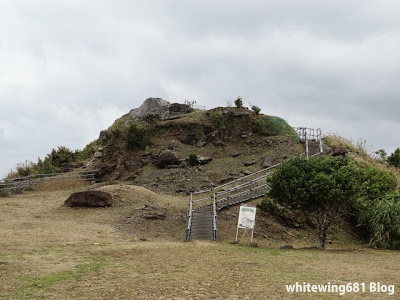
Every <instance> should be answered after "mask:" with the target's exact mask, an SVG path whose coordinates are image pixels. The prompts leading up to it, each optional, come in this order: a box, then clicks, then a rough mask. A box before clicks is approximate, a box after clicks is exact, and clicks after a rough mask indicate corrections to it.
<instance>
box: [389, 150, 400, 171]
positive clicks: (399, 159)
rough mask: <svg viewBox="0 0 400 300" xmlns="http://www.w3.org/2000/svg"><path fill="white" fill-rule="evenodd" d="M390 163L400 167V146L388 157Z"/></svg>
mask: <svg viewBox="0 0 400 300" xmlns="http://www.w3.org/2000/svg"><path fill="white" fill-rule="evenodd" d="M387 161H388V163H389V165H392V166H395V167H397V168H400V148H397V149H396V150H395V151H394V152H393V153H392V155H390V156H389V158H388V160H387Z"/></svg>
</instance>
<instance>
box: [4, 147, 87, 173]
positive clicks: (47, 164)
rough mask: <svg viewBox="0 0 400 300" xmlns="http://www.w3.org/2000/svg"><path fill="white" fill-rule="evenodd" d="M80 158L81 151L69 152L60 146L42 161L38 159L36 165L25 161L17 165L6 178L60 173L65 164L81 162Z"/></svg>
mask: <svg viewBox="0 0 400 300" xmlns="http://www.w3.org/2000/svg"><path fill="white" fill-rule="evenodd" d="M82 158H84V153H82V151H80V150H75V151H71V150H70V149H68V148H67V147H64V146H60V147H58V148H57V149H53V150H52V151H51V152H50V153H49V154H47V155H46V157H45V158H44V159H43V160H42V159H41V158H38V161H37V163H33V162H28V161H26V162H24V163H19V164H17V165H16V167H15V169H14V170H11V171H10V172H9V174H8V176H7V178H16V177H24V176H29V175H34V174H49V173H57V172H61V171H63V167H65V165H66V164H71V163H75V162H77V161H80V160H82Z"/></svg>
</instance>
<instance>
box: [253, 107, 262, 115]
mask: <svg viewBox="0 0 400 300" xmlns="http://www.w3.org/2000/svg"><path fill="white" fill-rule="evenodd" d="M251 109H252V110H253V111H254V112H255V113H256V115H258V114H259V113H260V111H261V108H259V107H258V106H257V105H253V106H252V107H251Z"/></svg>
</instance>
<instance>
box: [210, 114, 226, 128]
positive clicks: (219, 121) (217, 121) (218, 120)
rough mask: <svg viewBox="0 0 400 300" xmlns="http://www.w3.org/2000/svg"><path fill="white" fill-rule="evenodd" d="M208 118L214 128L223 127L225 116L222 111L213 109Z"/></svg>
mask: <svg viewBox="0 0 400 300" xmlns="http://www.w3.org/2000/svg"><path fill="white" fill-rule="evenodd" d="M209 118H210V121H211V124H212V126H213V128H214V129H218V130H219V129H225V118H224V115H223V114H222V112H220V111H213V112H211V114H210V116H209Z"/></svg>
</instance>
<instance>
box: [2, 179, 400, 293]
mask: <svg viewBox="0 0 400 300" xmlns="http://www.w3.org/2000/svg"><path fill="white" fill-rule="evenodd" d="M86 188H87V187H84V186H82V187H80V188H76V187H75V188H74V189H66V190H58V191H49V190H47V191H36V192H29V193H26V194H23V195H15V196H13V197H12V198H4V199H2V200H1V202H0V210H1V212H2V213H1V218H0V278H1V280H0V298H1V299H173V298H174V299H210V298H213V299H266V298H269V299H337V298H339V296H338V295H329V294H288V293H286V291H285V284H294V283H295V282H296V281H299V282H309V283H313V284H324V283H327V282H331V283H337V284H346V283H348V282H367V283H369V282H371V281H373V282H377V281H380V282H382V283H385V284H395V285H396V295H399V294H398V293H399V291H398V289H399V288H400V278H399V277H398V272H399V267H398V261H399V259H400V253H399V252H395V251H376V250H372V249H368V248H364V247H361V246H359V245H355V244H353V246H350V247H349V246H348V247H346V248H345V249H334V247H335V244H334V245H333V246H331V249H328V250H326V251H318V250H314V249H302V250H279V249H271V248H265V247H264V246H267V247H270V246H271V245H268V242H270V243H274V241H275V238H276V237H277V236H278V237H279V236H280V237H283V235H282V234H280V233H279V230H280V228H278V227H277V226H278V225H276V224H275V225H274V224H268V219H265V220H264V221H263V222H266V223H265V224H264V225H269V226H271V227H272V228H274V229H270V230H267V231H266V232H267V233H268V232H269V233H268V234H271V237H269V238H263V237H261V235H260V234H258V235H257V236H256V238H255V240H256V242H259V243H260V244H261V247H259V248H252V247H248V246H243V245H231V244H229V243H228V240H230V239H232V237H233V236H234V224H235V222H236V218H235V217H232V216H231V214H233V213H235V208H231V210H228V211H224V212H223V213H222V215H221V217H220V224H221V234H222V236H223V237H224V239H223V241H222V242H220V243H212V242H190V243H184V242H182V238H183V235H184V232H183V231H184V224H185V220H184V218H182V215H183V214H184V212H185V207H186V199H185V198H176V197H174V198H171V197H170V196H160V195H157V194H155V193H153V192H150V191H148V190H146V189H144V188H141V187H134V186H129V185H120V184H118V185H112V186H103V187H97V188H99V189H101V190H105V191H109V192H111V193H112V194H113V195H114V199H115V202H116V203H115V206H113V207H110V208H104V209H78V208H75V209H71V208H67V207H64V206H63V205H62V204H63V201H64V200H65V199H66V198H67V197H68V196H69V194H70V193H71V192H72V191H76V190H79V189H86ZM145 204H146V205H149V206H151V208H150V210H141V209H140V208H142V207H143V205H145ZM163 211H164V212H166V214H167V218H166V220H164V221H161V220H154V221H149V220H144V219H143V218H141V216H142V215H143V214H147V213H149V212H163ZM230 218H231V219H232V220H227V219H230ZM261 219H262V218H261V216H258V220H259V221H260V222H261ZM257 226H261V224H260V223H258V224H257ZM257 230H258V231H259V232H260V229H257ZM232 231H233V232H232ZM291 233H292V234H296V233H295V232H291ZM157 234H158V235H157ZM141 238H142V239H143V238H147V241H141V240H140V239H141ZM281 242H286V241H281ZM278 243H279V242H278ZM278 243H276V244H275V245H277V244H278ZM299 243H300V244H301V242H299ZM263 245H264V246H263ZM396 295H395V296H394V297H396ZM246 297H247V298H246ZM365 298H368V299H386V298H388V299H394V298H393V297H386V296H384V295H382V294H369V293H366V294H352V295H348V296H346V297H344V298H343V299H365Z"/></svg>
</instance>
